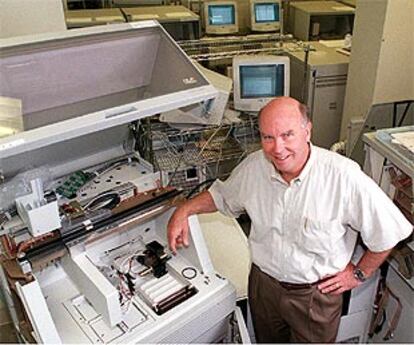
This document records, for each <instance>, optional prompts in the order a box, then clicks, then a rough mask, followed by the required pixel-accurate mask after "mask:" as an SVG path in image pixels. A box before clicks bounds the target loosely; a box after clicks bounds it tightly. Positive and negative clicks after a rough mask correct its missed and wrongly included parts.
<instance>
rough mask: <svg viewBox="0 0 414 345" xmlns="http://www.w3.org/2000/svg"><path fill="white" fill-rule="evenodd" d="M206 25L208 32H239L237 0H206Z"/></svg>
mask: <svg viewBox="0 0 414 345" xmlns="http://www.w3.org/2000/svg"><path fill="white" fill-rule="evenodd" d="M204 25H205V31H206V34H216V35H223V34H233V33H237V32H238V31H239V25H238V19H237V1H205V2H204Z"/></svg>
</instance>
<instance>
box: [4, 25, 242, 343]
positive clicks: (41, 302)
mask: <svg viewBox="0 0 414 345" xmlns="http://www.w3.org/2000/svg"><path fill="white" fill-rule="evenodd" d="M0 51H1V59H0V73H1V76H2V80H4V82H2V83H1V86H0V95H1V96H4V97H9V98H16V99H20V100H21V101H22V104H23V120H24V123H25V129H26V130H25V131H23V132H21V133H18V134H15V135H12V136H9V137H7V138H3V139H1V140H0V167H1V177H2V180H3V181H4V182H3V184H2V185H1V186H0V196H1V197H0V200H1V202H0V208H1V213H0V234H1V244H2V253H1V262H0V267H1V269H0V281H1V286H2V289H3V291H4V294H5V298H6V302H7V305H8V307H9V310H10V313H11V316H12V319H13V323H14V325H15V328H16V331H17V333H18V335H19V338H20V340H21V341H24V342H38V343H138V342H143V343H189V342H201V343H207V342H223V341H229V342H235V341H236V338H235V337H236V336H237V335H236V334H238V331H237V330H236V328H237V326H235V325H236V324H237V322H236V321H235V319H234V318H235V317H240V315H241V314H240V313H239V312H238V311H237V310H236V308H235V302H236V290H235V288H234V287H233V286H232V285H231V284H230V283H229V281H228V280H227V279H225V278H224V277H222V276H220V275H219V274H217V273H216V271H215V269H214V267H213V265H212V263H211V260H210V256H209V254H208V250H207V247H206V244H205V242H204V239H203V236H202V232H201V229H200V225H199V223H198V219H197V217H192V218H190V232H191V234H190V241H191V245H190V247H189V248H187V249H183V250H181V251H180V252H179V253H178V254H177V255H175V256H173V255H171V253H170V252H169V250H168V248H167V238H166V226H167V222H168V219H169V217H170V215H171V213H172V211H173V209H174V206H175V204H176V202H177V200H179V198H180V192H179V191H177V190H175V189H173V188H169V187H163V186H162V177H161V176H160V174H159V173H154V172H153V170H152V167H151V165H150V164H148V163H147V162H145V161H144V160H142V159H141V158H140V156H139V155H138V153H137V152H136V151H135V144H136V142H137V140H139V128H140V122H139V120H140V119H142V118H145V117H147V116H150V115H154V114H157V113H160V112H163V111H169V110H172V109H175V108H179V107H183V106H186V105H189V104H192V103H197V102H202V101H207V100H208V99H211V98H212V97H214V96H215V95H216V91H215V89H214V88H213V87H212V86H211V85H210V84H209V83H208V81H207V80H206V79H205V77H204V76H203V75H202V74H201V73H200V72H199V70H198V69H197V68H196V67H195V66H194V65H193V64H192V63H191V61H190V60H189V59H188V58H187V57H186V56H185V54H184V53H183V52H182V51H181V50H180V49H179V48H178V47H177V46H176V44H175V43H174V42H173V41H172V39H171V38H170V37H169V36H168V35H167V34H166V32H165V31H164V29H162V27H161V26H160V25H159V24H157V23H156V22H140V23H134V24H131V25H129V24H119V25H111V26H107V27H95V28H88V29H82V30H72V31H70V32H65V33H61V34H53V35H43V36H42V35H41V36H36V37H27V38H24V39H19V40H5V41H1V42H0ZM235 311H236V313H235ZM236 314H237V315H236Z"/></svg>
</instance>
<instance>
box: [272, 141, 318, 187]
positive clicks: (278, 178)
mask: <svg viewBox="0 0 414 345" xmlns="http://www.w3.org/2000/svg"><path fill="white" fill-rule="evenodd" d="M309 151H310V152H309V159H308V161H307V162H306V164H305V166H304V167H303V169H302V171H301V172H300V174H299V176H297V177H295V178H294V179H293V180H292V181H291V183H299V184H300V183H301V182H302V181H303V180H304V178H305V177H306V175H307V174H308V173H309V171H310V169H311V167H312V165H313V162H314V161H315V155H316V152H315V151H316V150H315V149H314V146H313V145H312V143H309ZM266 161H267V168H268V170H269V173H270V179H271V180H272V181H279V182H281V183H283V184H285V185H286V184H288V183H287V182H286V181H285V180H284V179H283V177H282V175H280V173H279V171H278V170H277V169H276V168H275V166H274V165H273V163H272V162H271V161H269V160H268V159H267V158H266Z"/></svg>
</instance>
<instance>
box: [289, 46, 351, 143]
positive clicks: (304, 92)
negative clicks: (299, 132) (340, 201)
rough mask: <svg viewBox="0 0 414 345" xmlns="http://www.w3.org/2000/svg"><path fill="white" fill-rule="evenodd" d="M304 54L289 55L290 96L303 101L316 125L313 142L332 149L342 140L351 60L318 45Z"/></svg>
mask: <svg viewBox="0 0 414 345" xmlns="http://www.w3.org/2000/svg"><path fill="white" fill-rule="evenodd" d="M308 43H309V44H310V45H311V50H310V51H309V55H308V61H307V65H306V67H305V52H303V51H300V52H288V56H289V58H290V95H291V96H292V97H294V98H297V99H299V100H301V101H302V102H304V103H305V104H306V105H307V106H308V107H309V111H310V118H311V120H312V123H313V128H312V142H313V143H314V144H316V145H318V146H322V147H325V148H328V149H329V148H330V147H331V145H332V144H334V143H336V142H337V141H338V140H339V132H340V127H341V122H342V109H343V104H344V98H345V88H346V81H347V74H348V64H349V57H348V56H346V55H343V54H341V53H338V52H337V51H336V48H334V47H327V46H326V45H324V44H322V43H318V42H308Z"/></svg>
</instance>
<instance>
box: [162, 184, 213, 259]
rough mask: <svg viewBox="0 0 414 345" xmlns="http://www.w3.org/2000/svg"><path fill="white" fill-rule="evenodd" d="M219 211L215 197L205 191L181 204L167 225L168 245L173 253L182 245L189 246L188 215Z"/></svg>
mask: <svg viewBox="0 0 414 345" xmlns="http://www.w3.org/2000/svg"><path fill="white" fill-rule="evenodd" d="M215 211H217V207H216V205H215V203H214V200H213V197H212V196H211V194H210V193H209V192H208V191H204V192H202V193H200V194H199V195H197V196H196V197H195V198H193V199H191V200H189V201H187V202H185V203H183V204H182V205H180V206H179V207H178V208H177V209H176V210H175V211H174V213H173V215H172V216H171V218H170V220H169V222H168V226H167V236H168V245H169V247H170V249H171V251H172V252H173V253H176V252H177V249H178V248H180V247H181V246H183V245H184V246H186V247H187V246H188V229H189V227H188V217H189V216H191V215H193V214H199V213H211V212H215Z"/></svg>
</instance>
